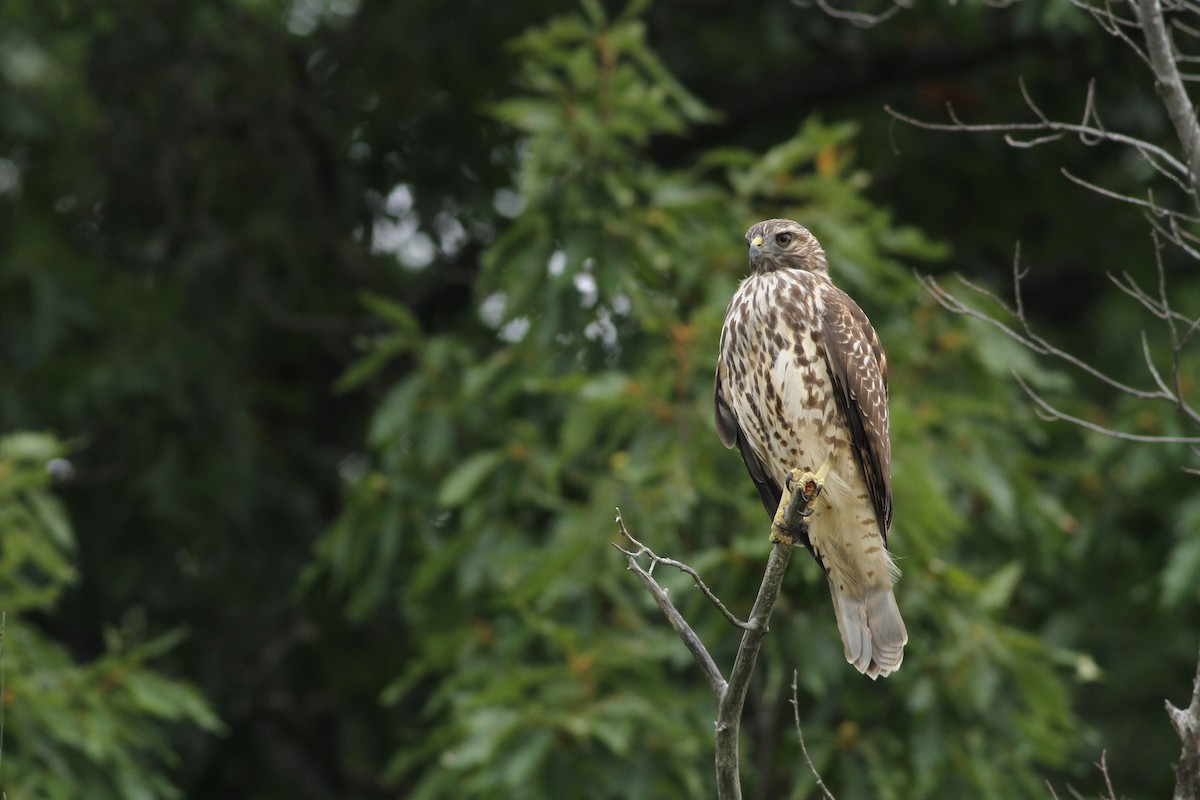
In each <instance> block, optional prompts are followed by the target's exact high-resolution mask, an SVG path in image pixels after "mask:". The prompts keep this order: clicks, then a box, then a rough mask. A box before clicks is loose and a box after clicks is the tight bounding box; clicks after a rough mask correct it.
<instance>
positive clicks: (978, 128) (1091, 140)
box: [883, 104, 1190, 178]
mask: <svg viewBox="0 0 1200 800" xmlns="http://www.w3.org/2000/svg"><path fill="white" fill-rule="evenodd" d="M883 110H884V111H886V112H887V113H888V114H890V115H891V116H892V117H893V118H894V119H897V120H899V121H901V122H905V123H908V124H909V125H912V126H913V127H915V128H922V129H924V130H930V131H954V132H959V133H1004V134H1014V133H1037V132H1053V133H1060V134H1061V133H1073V134H1075V135H1076V136H1079V137H1080V141H1082V142H1083V143H1084V144H1089V145H1094V144H1096V143H1098V142H1100V141H1106V142H1112V143H1114V144H1123V145H1127V146H1129V147H1133V148H1135V149H1137V150H1138V152H1145V153H1149V154H1152V155H1154V156H1155V157H1157V158H1158V159H1160V160H1161V161H1162V162H1163V163H1164V164H1166V165H1167V166H1168V167H1170V169H1172V170H1175V171H1176V172H1177V173H1178V175H1179V176H1181V177H1185V178H1187V177H1188V176H1189V175H1190V173H1189V172H1188V167H1187V165H1186V164H1184V163H1183V162H1182V161H1180V160H1179V159H1177V158H1176V157H1175V156H1173V155H1171V153H1169V152H1167V151H1166V150H1164V149H1163V148H1161V147H1159V146H1157V145H1155V144H1151V143H1150V142H1147V141H1145V140H1143V139H1138V138H1136V137H1133V136H1127V135H1126V134H1123V133H1114V132H1113V131H1108V130H1104V129H1102V128H1097V127H1096V126H1094V125H1076V124H1073V123H1070V122H1055V121H1053V120H1050V121H1044V122H1001V123H984V124H973V123H966V122H963V121H962V120H961V119H959V118H958V116H957V114H956V113H955V112H954V109H953V106H951V105H950V104H947V116H949V117H950V119H951V122H950V123H944V122H926V121H925V120H921V119H917V118H916V117H910V116H908V115H907V114H902V113H900V112H899V111H897V110H896V109H894V108H892V107H891V106H889V105H885V106H884V107H883ZM1053 138H1057V137H1043V139H1042V140H1041V141H1051V140H1052V139H1053ZM1006 141H1008V143H1009V144H1011V145H1012V146H1014V147H1031V146H1033V144H1032V143H1031V142H1022V141H1020V140H1017V139H1006ZM1151 163H1155V162H1153V161H1152V162H1151Z"/></svg>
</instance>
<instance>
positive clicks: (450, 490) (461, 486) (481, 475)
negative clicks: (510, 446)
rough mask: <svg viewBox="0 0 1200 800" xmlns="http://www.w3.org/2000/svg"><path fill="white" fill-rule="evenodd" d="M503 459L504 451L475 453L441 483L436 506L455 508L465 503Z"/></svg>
mask: <svg viewBox="0 0 1200 800" xmlns="http://www.w3.org/2000/svg"><path fill="white" fill-rule="evenodd" d="M504 458H505V453H504V451H502V450H490V451H487V452H484V453H476V454H475V455H473V456H471V457H470V458H468V459H467V460H466V461H464V462H462V463H461V464H459V465H458V466H457V467H456V468H455V469H454V471H453V472H451V473H450V474H449V475H447V476H446V479H445V480H444V481H442V486H441V489H439V490H438V497H437V502H438V505H440V506H443V507H446V508H455V507H457V506H461V505H463V504H464V503H466V502H467V500H469V499H470V498H471V495H472V494H474V493H475V490H476V489H478V488H479V485H480V484H482V483H483V482H484V481H485V480H486V479H487V478H488V476H490V475H491V474H492V473H493V472H494V471H495V470H496V468H497V467H499V466H500V464H501V463H502V462H503V461H504Z"/></svg>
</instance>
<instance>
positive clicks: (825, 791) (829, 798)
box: [791, 670, 837, 800]
mask: <svg viewBox="0 0 1200 800" xmlns="http://www.w3.org/2000/svg"><path fill="white" fill-rule="evenodd" d="M791 703H792V713H793V715H794V716H795V719H796V738H797V739H799V740H800V752H801V753H803V754H804V763H806V764H808V769H809V771H810V772H811V773H812V774H813V777H814V778H816V779H817V788H818V789H820V790H821V794H822V796H824V797H825V800H837V798H836V797H834V796H833V792H831V791H829V787H828V786H826V785H825V781H823V780H822V779H821V773H820V772H818V771H817V768H816V767H815V766H813V762H812V759H811V758H809V756H808V747H806V746H805V744H804V732H803V731H802V730H800V700H799V694H798V693H797V691H796V670H792V700H791Z"/></svg>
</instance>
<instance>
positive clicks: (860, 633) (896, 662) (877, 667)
mask: <svg viewBox="0 0 1200 800" xmlns="http://www.w3.org/2000/svg"><path fill="white" fill-rule="evenodd" d="M829 588H830V590H831V591H832V592H833V611H834V614H835V615H836V616H837V624H838V631H839V632H841V634H842V645H843V647H844V649H845V653H846V660H847V661H849V662H850V663H851V664H853V665H854V667H855V668H856V669H857V670H858V671H859V672H863V673H866V675H867V676H868V677H869V678H871V680H875V679H876V678H878V677H879V676H881V675H882V676H883V677H885V678H886V677H887V676H888V675H891V674H892V673H893V672H895V671H896V670H898V669H900V662H902V661H903V660H904V645H905V644H907V643H908V631H907V630H905V628H904V620H903V619H901V618H900V609H899V608H898V607H897V606H896V596H895V595H894V594H893V593H892V589H891V587H889V586H868V587H866V589H865V590H864V591H863V597H861V598H860V597H854V596H852V595H850V594H849V593H845V592H839V591H838V589H837V587H836V586H834V585H833V583H832V581H831V582H830V586H829Z"/></svg>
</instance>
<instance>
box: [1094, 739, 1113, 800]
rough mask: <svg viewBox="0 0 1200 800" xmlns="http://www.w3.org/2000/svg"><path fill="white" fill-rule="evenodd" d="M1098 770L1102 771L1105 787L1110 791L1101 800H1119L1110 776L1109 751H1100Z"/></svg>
mask: <svg viewBox="0 0 1200 800" xmlns="http://www.w3.org/2000/svg"><path fill="white" fill-rule="evenodd" d="M1096 769H1098V770H1100V774H1101V775H1103V776H1104V785H1105V787H1107V789H1108V795H1107V796H1106V797H1102V798H1100V800H1117V793H1116V792H1114V791H1113V785H1112V778H1110V777H1109V776H1108V751H1107V750H1101V751H1100V761H1099V763H1097V764H1096Z"/></svg>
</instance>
